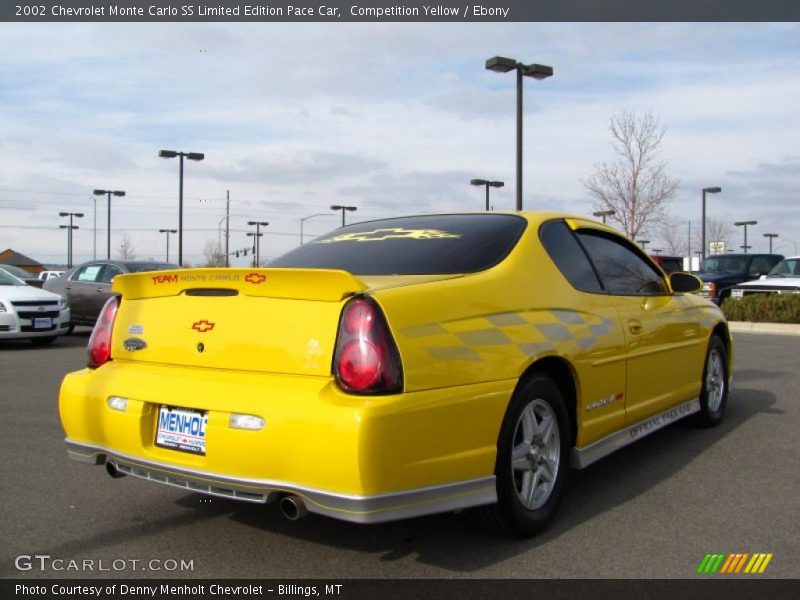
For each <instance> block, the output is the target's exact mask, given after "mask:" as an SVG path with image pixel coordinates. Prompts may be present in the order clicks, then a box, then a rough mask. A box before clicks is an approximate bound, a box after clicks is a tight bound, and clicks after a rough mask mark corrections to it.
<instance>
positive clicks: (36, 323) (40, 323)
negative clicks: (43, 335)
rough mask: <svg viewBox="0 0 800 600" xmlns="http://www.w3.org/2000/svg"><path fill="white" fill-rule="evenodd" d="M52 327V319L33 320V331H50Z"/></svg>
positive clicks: (40, 318)
mask: <svg viewBox="0 0 800 600" xmlns="http://www.w3.org/2000/svg"><path fill="white" fill-rule="evenodd" d="M52 326H53V319H51V318H50V317H39V318H37V319H34V320H33V328H34V329H50V328H51V327H52Z"/></svg>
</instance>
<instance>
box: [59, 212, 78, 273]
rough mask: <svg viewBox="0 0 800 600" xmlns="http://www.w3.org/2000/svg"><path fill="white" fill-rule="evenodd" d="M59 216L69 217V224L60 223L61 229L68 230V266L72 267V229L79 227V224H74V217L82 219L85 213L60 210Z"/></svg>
mask: <svg viewBox="0 0 800 600" xmlns="http://www.w3.org/2000/svg"><path fill="white" fill-rule="evenodd" d="M58 216H59V217H69V225H59V228H60V229H66V230H67V268H68V269H71V268H72V230H73V229H78V226H77V225H73V224H72V218H73V217H75V218H76V219H82V218H83V213H79V212H60V213H58Z"/></svg>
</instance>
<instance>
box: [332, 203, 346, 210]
mask: <svg viewBox="0 0 800 600" xmlns="http://www.w3.org/2000/svg"><path fill="white" fill-rule="evenodd" d="M343 208H344V206H341V205H340V204H331V210H342V209H343Z"/></svg>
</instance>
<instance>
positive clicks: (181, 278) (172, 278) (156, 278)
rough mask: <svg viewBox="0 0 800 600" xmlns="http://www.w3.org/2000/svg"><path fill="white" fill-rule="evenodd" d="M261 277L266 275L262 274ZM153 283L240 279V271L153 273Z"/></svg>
mask: <svg viewBox="0 0 800 600" xmlns="http://www.w3.org/2000/svg"><path fill="white" fill-rule="evenodd" d="M261 277H264V276H263V275H261ZM150 279H151V280H152V282H153V285H164V284H167V283H204V282H208V283H213V282H221V281H239V279H240V276H239V273H212V274H210V275H209V274H207V273H185V274H184V273H182V274H180V275H175V274H168V275H151V276H150Z"/></svg>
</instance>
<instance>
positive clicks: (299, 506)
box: [106, 461, 308, 521]
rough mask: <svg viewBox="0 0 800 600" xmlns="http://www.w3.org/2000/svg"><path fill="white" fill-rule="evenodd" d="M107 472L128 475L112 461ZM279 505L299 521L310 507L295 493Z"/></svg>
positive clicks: (118, 476) (285, 513) (285, 497)
mask: <svg viewBox="0 0 800 600" xmlns="http://www.w3.org/2000/svg"><path fill="white" fill-rule="evenodd" d="M106 472H107V473H108V474H109V475H110V476H111V477H112V478H113V479H120V478H121V477H125V475H126V473H123V472H122V471H120V470H119V469H118V468H117V464H116V463H114V462H111V461H109V462H106ZM278 506H279V507H280V509H281V514H282V515H283V516H284V517H285V518H286V519H287V520H288V521H299V520H300V519H302V518H303V517H305V516H306V515H307V514H308V509H307V508H306V504H305V502H303V500H301V499H300V498H299V497H298V496H295V495H294V494H286V495H285V496H281V498H280V499H279V500H278Z"/></svg>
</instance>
